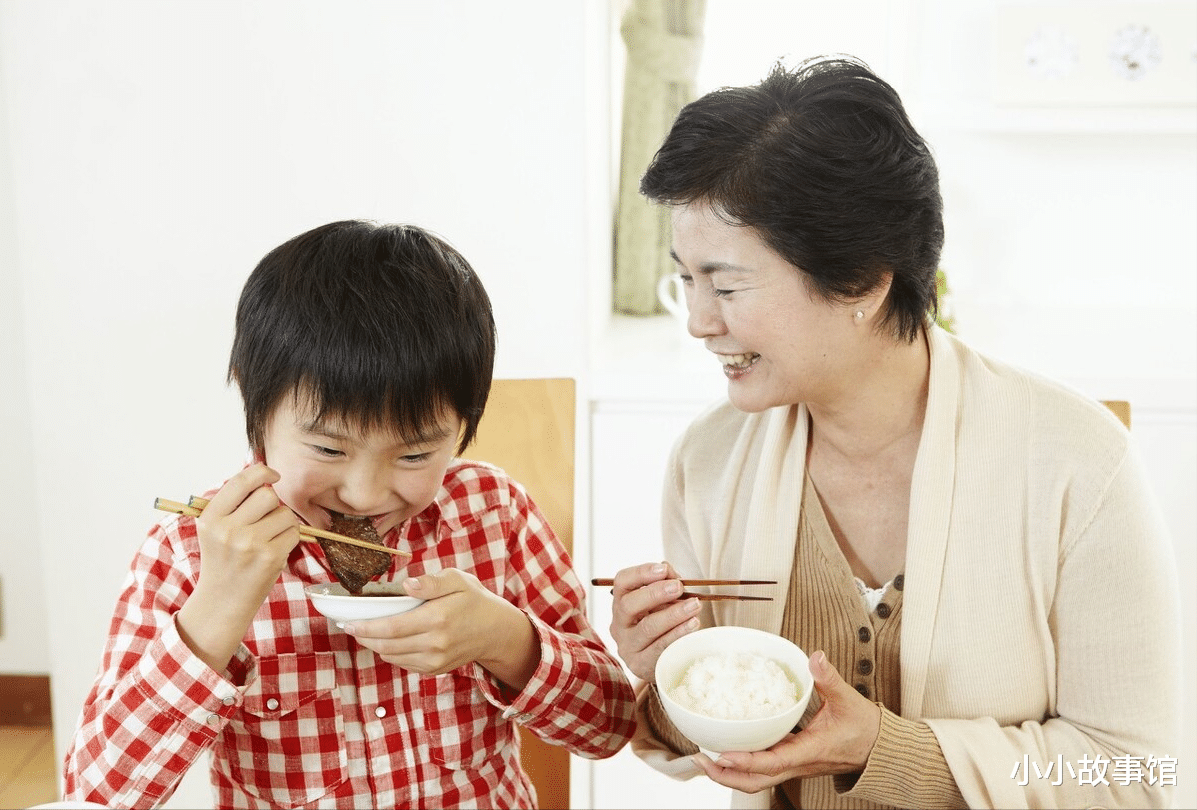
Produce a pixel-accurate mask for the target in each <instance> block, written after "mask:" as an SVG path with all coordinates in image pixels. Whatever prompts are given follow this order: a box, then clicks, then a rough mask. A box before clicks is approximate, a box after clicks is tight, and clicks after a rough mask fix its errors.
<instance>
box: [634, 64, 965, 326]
mask: <svg viewBox="0 0 1197 810" xmlns="http://www.w3.org/2000/svg"><path fill="white" fill-rule="evenodd" d="M640 190H641V192H642V193H643V194H645V195H646V196H647V197H648V198H649V199H651V200H653V201H655V202H660V203H666V204H669V205H684V204H688V203H692V202H695V201H704V202H707V203H709V204H711V206H712V207H713V208H714V209H715V210H716V211H719V212H721V214H722V215H724V216H725V217H726V218H727V219H728V221H729V222H732V223H733V224H739V225H746V226H750V227H752V228H753V229H755V230H756V231H757V233H758V234H759V235H760V237H761V238H762V240H764V242H765V243H766V244H768V245H769V247H770V248H772V249H773V250H774V251H776V252H777V253H778V254H780V255H781V256H782V257H783V258H785V259H786V260H787V261H788V262H790V263H791V264H793V265H794V266H796V267H798V268H800V269H801V270H802V271H803V272H804V273H805V274H806V276H807V278H808V280H809V281H810V282H811V285H812V287H813V289H814V290H815V292H816V293H817V294H818V295H820V296H821V297H822V298H823V299H824V300H826V301H839V302H852V301H854V300H857V299H859V298H860V297H862V296H864V295H865V294H867V293H868V292H870V291H872V290H874V289H876V288H877V286H878V285H879V284H880V283H882V282H883V280H884V278H885V275H886V274H887V273H892V274H893V281H892V284H891V287H890V291H889V296H888V299H887V302H886V308H885V313H884V317H883V319H882V323H886V324H889V326H890V328H891V329H892V330H893V331H894V333H895V335H897V336H898V337H899V338H900V339H903V340H906V341H912V340H914V338H915V337H916V336H917V335H918V334H919V329H920V328H921V327H922V326H923V325H924V324H925V323H926V321H927V314H928V312H932V311H934V310H935V308H936V307H937V301H936V290H935V275H936V271H937V269H938V265H939V254H940V250H941V249H942V247H943V237H944V230H943V200H942V198H941V196H940V191H939V172H938V170H937V169H936V166H935V159H934V158H933V157H932V155H931V151H930V149H929V147H928V146H927V144H926V142H925V141H924V140H923V139H922V137H921V136H920V135H919V134H918V133H917V132H916V131H915V129H914V127H913V126H912V125H911V123H910V120H909V119H908V118H907V116H906V111H905V110H904V109H903V107H902V102H901V99H899V98H898V94H897V92H895V91H894V89H893V88H892V87H891V86H890V85H889V84H887V83H886V82H884V81H882V80H881V79H880V78H878V77H877V76H876V75H874V74H873V73H872V71H870V70H869V68H868V66H866V65H865V64H864V63H863V62H860V61H858V60H856V59H853V58H851V57H837V58H828V57H817V58H815V59H809V60H807V61H805V62H803V63H801V64H800V65H799V66H798V67H796V68H795V69H793V70H786V69H785V68H784V67H782V66H781V65H780V64H778V65H775V66H774V68H773V70H772V71H771V72H770V73H769V75H768V76H767V77H766V78H765V79H764V80H763V81H761V82H760V83H759V84H757V85H754V86H750V87H729V88H723V89H721V90H716V91H714V92H712V93H708V94H707V95H705V96H703V97H702V98H699V99H697V100H696V101H693V102H691V103H690V104H688V105H686V106H685V107H684V108H683V109H682V111H681V113H680V114H679V115H678V117H677V120H676V121H675V122H674V124H673V127H672V129H671V131H670V132H669V135H668V136H667V138H666V140H665V143H664V144H663V145H662V146H661V148H660V150H659V151H658V152H657V154H656V157H654V158H653V161H652V163H651V165H650V166H649V167H648V171H647V172H646V173H645V175H644V177H643V178H642V179H641V183H640Z"/></svg>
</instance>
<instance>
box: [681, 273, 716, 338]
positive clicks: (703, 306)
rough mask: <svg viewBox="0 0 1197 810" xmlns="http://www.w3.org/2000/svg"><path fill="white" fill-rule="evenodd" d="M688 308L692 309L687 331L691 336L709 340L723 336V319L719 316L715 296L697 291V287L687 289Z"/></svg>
mask: <svg viewBox="0 0 1197 810" xmlns="http://www.w3.org/2000/svg"><path fill="white" fill-rule="evenodd" d="M686 306H687V307H689V309H690V317H689V318H688V319H687V320H686V329H687V330H688V331H689V332H690V335H691V336H693V337H696V338H707V337H712V336H714V335H719V334H722V332H723V330H724V325H723V318H722V317H721V316H720V315H719V306H718V304H717V303H716V302H715V298H714V296H712V295H709V294H707V293H706V291H704V290H699V289H697V285H693V286H690V287H687V288H686Z"/></svg>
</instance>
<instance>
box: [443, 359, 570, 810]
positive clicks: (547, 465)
mask: <svg viewBox="0 0 1197 810" xmlns="http://www.w3.org/2000/svg"><path fill="white" fill-rule="evenodd" d="M575 397H576V395H575V386H574V381H573V380H572V379H568V378H551V379H524V380H495V381H494V382H493V384H492V385H491V390H490V399H489V400H488V401H487V404H486V412H485V413H484V414H483V416H482V421H481V422H480V423H479V425H478V434H477V437H476V438H475V439H474V443H473V444H471V445H470V446H469V447H468V448H466V452H465V454H464V455H465V457H466V458H472V459H476V460H478V461H486V462H489V463H491V464H494V465H495V466H498V467H502V468H503V469H504V470H506V471H507V473H508V474H509V475H511V477H512V478H514V479H515V480H517V481H519V482H520V483H521V484H523V485H524V487H525V488H526V489H527V490H528V493H529V494H530V495H531V496H532V500H533V501H535V502H536V505H537V506H538V507H540V511H541V512H543V513H544V516H545V519H546V520H548V522H549V525H550V526H552V527H553V531H554V532H555V533H556V535H557V537H558V538H559V539H560V540H561V543H562V545H564V546H565V550H566V551H568V552H569V553H570V554H571V555H572V554H573V539H574V422H575V410H574V408H575ZM520 744H521V755H520V756H521V761H522V762H523V766H524V770H525V771H527V772H528V775H529V776H530V777H531V779H532V783H533V784H534V785H535V786H536V792H537V796H538V801H539V805H540V807H541V808H542V810H566V808H568V807H569V764H570V763H569V752H568V751H566V750H565V749H564V748H559V747H557V746H554V745H549V744H547V743H545V742H543V741H541V740H540V739H539V738H538V737H536V736H534V735H532V734H527V733H524V732H522V731H521V733H520Z"/></svg>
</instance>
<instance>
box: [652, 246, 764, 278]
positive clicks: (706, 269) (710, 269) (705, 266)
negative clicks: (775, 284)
mask: <svg viewBox="0 0 1197 810" xmlns="http://www.w3.org/2000/svg"><path fill="white" fill-rule="evenodd" d="M669 255H670V257H672V258H673V261H674V262H675V263H676V264H679V265H681V266H682V267H685V265H684V264H682V260H681V259H679V258H678V255H677V252H676V251H674V250H673V249H672V248H670V249H669ZM697 269H698V272H699V273H702V274H703V275H704V276H709V275H710V274H711V273H717V272H719V271H720V270H736V271H740V272H744V271H746V270H747V269H748V268H746V267H741V266H740V265H738V264H732V263H731V262H714V261H711V262H703V263H702V264H700V265H699V266H698V268H697Z"/></svg>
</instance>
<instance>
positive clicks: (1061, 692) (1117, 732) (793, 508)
mask: <svg viewBox="0 0 1197 810" xmlns="http://www.w3.org/2000/svg"><path fill="white" fill-rule="evenodd" d="M928 343H929V346H930V352H931V373H930V382H929V394H928V402H927V414H926V418H925V421H924V425H923V434H922V438H921V441H920V444H919V450H918V458H917V460H916V462H915V468H914V477H913V481H912V484H911V493H910V520H909V536H908V543H907V551H906V569H905V579H906V588H905V593H904V607H903V610H904V618H903V624H902V641H901V681H902V712H901V713H902V715H903V716H904V717H909V718H913V719H922V720H924V721H925V722H927V723H928V724H929V725H930V726H931V728H932V730H933V731H934V732H935V735H936V737H937V739H938V740H939V743H940V745H941V747H942V748H943V752H944V756H945V758H946V759H947V762H948V765H949V767H950V768H951V770H952V775H953V776H954V777H955V779H956V781H957V784H958V785H959V787H960V791H961V793H962V795H963V796H964V798H965V800H966V801H967V802H968V803H969V805H970V806H975V807H983V806H985V807H1057V806H1060V807H1084V806H1094V805H1097V806H1104V807H1119V806H1127V807H1147V806H1167V805H1168V802H1169V801H1170V793H1171V790H1170V788H1166V787H1163V788H1162V787H1160V786H1159V785H1158V784H1157V785H1156V786H1154V787H1153V786H1149V785H1148V784H1147V780H1146V778H1144V780H1143V781H1142V782H1138V783H1136V782H1133V781H1132V782H1131V783H1130V784H1129V785H1127V786H1123V785H1122V784H1121V783H1120V782H1119V781H1116V780H1115V779H1114V778H1112V777H1113V776H1114V775H1115V769H1114V767H1113V766H1112V765H1111V766H1110V767H1109V768H1108V770H1107V771H1106V772H1105V779H1106V781H1108V782H1109V783H1110V784H1109V785H1104V784H1100V780H1099V779H1096V778H1085V779H1081V778H1071V777H1070V776H1068V771H1067V768H1068V766H1069V765H1071V766H1072V767H1073V768H1074V770H1075V771H1076V772H1077V773H1078V775H1080V776H1085V777H1094V776H1095V774H1096V771H1095V770H1093V769H1091V767H1090V766H1087V765H1086V764H1085V763H1086V762H1088V763H1092V762H1093V761H1094V759H1095V758H1096V757H1098V755H1100V756H1101V757H1103V758H1104V760H1105V761H1106V762H1107V763H1109V762H1110V761H1111V760H1112V759H1113V758H1115V757H1119V756H1122V757H1127V756H1129V757H1140V758H1141V759H1140V760H1139V761H1140V762H1141V763H1143V764H1144V766H1145V765H1146V762H1147V757H1149V756H1151V757H1155V758H1157V759H1158V758H1163V757H1175V756H1176V754H1177V748H1176V746H1177V744H1178V741H1179V728H1178V722H1177V714H1178V708H1179V705H1180V677H1179V670H1180V623H1179V599H1178V588H1177V583H1176V578H1175V575H1174V573H1173V556H1172V548H1171V544H1170V542H1169V538H1168V533H1167V529H1166V528H1165V525H1164V522H1163V519H1162V515H1161V514H1160V512H1159V509H1158V506H1157V505H1156V503H1155V501H1154V498H1153V497H1152V495H1151V493H1150V492H1149V489H1148V486H1147V482H1146V479H1145V476H1144V473H1143V470H1142V467H1141V464H1140V462H1139V460H1138V457H1137V454H1136V452H1135V449H1134V446H1133V444H1132V443H1131V442H1130V439H1129V434H1128V433H1127V432H1126V431H1125V429H1124V428H1123V427H1122V425H1121V424H1120V423H1119V422H1118V421H1117V420H1116V419H1115V418H1114V417H1113V416H1112V415H1111V414H1110V413H1109V412H1108V411H1107V410H1106V409H1105V408H1104V407H1103V406H1101V405H1100V404H1098V403H1095V402H1093V401H1091V400H1088V399H1086V398H1084V397H1082V396H1080V395H1078V394H1076V393H1074V392H1072V391H1070V390H1069V389H1067V388H1065V387H1063V386H1061V385H1058V384H1056V383H1053V382H1050V381H1047V380H1044V379H1042V378H1039V377H1036V376H1034V375H1032V374H1029V373H1027V372H1025V371H1021V370H1018V369H1015V368H1012V367H1009V366H1006V365H1003V364H1001V363H998V362H995V361H993V360H991V359H989V358H986V357H984V356H982V355H980V354H979V353H977V352H975V351H973V350H972V349H970V348H968V347H967V346H965V345H964V344H963V343H961V342H959V341H958V340H957V339H956V338H955V337H953V336H951V335H949V334H948V333H946V332H944V331H943V330H941V329H939V328H938V327H931V328H930V329H929V330H928ZM806 425H807V416H806V409H805V407H803V406H801V405H796V406H791V407H780V408H774V409H771V410H769V411H766V412H763V413H759V414H745V413H742V412H739V411H737V410H735V409H734V408H732V407H731V406H730V405H728V404H726V403H724V404H721V405H719V406H716V407H715V408H713V409H712V410H710V411H708V412H707V413H706V414H704V415H702V416H700V417H699V418H698V419H697V420H695V422H694V423H693V424H692V425H691V426H690V427H689V428H688V429H687V431H686V432H685V433H684V434H683V436H682V437H681V438H680V440H679V441H678V443H677V445H676V447H675V449H674V453H673V458H672V462H671V465H670V467H669V470H670V473H669V474H668V476H667V477H668V480H667V481H666V485H665V498H664V510H663V529H664V547H665V548H664V550H665V558H666V559H668V560H669V561H670V562H671V563H673V565H674V566H675V567H676V568H677V569H678V570H679V571H680V572H681V573H682V575H684V576H685V575H688V576H697V575H702V576H713V577H726V578H741V577H748V576H751V577H752V578H764V579H776V580H777V581H778V582H788V581H789V577H790V571H791V565H792V563H793V554H794V548H795V542H796V537H797V526H798V507H799V503H800V501H801V494H802V484H803V472H804V464H803V460H804V459H805V455H806V453H805V448H806ZM784 606H785V600H775V601H772V602H719V603H706V606H705V608H704V610H705V613H704V620H705V622H706V623H707V624H738V625H745V626H749V627H758V628H761V629H765V630H768V631H770V632H774V633H776V632H779V631H780V628H781V616H782V611H783V609H784ZM641 726H642V728H641V731H640V732H639V734H640V736H638V738H637V739H636V740H634V741H633V748H634V750H635V751H636V753H637V754H638V755H639V756H640V757H641V758H643V759H644V760H646V761H647V762H648V763H649V764H651V765H653V766H654V767H656V768H658V769H659V770H662V771H664V772H666V773H669V774H671V775H673V776H676V777H678V778H688V777H689V776H693V775H696V774H697V773H700V771H698V769H697V768H696V767H695V766H694V765H693V764H692V763H691V762H690V761H689V760H688V759H687V758H679V757H677V756H676V755H675V754H673V753H672V752H671V751H669V750H668V748H667V747H665V746H664V745H662V744H661V743H660V741H657V740H654V739H652V738H651V736H650V732H649V730H648V729H647V724H641ZM1024 757H1026V759H1024ZM1086 757H1087V759H1084V758H1086ZM1059 762H1062V763H1063V767H1064V768H1065V769H1066V770H1065V771H1064V774H1065V776H1064V777H1063V779H1062V780H1060V781H1062V784H1060V785H1058V786H1057V785H1053V784H1052V783H1053V782H1055V781H1057V778H1056V773H1057V769H1058V767H1059V764H1058V763H1059ZM1024 763H1027V768H1029V778H1026V777H1027V776H1028V773H1027V770H1026V769H1024V768H1023V764H1024ZM1049 763H1051V764H1052V766H1053V770H1052V771H1051V773H1050V775H1049V776H1048V777H1047V778H1037V776H1036V772H1035V770H1034V766H1035V765H1038V766H1039V767H1040V769H1044V768H1046V767H1047V766H1048V764H1049ZM1187 764H1188V763H1185V765H1187ZM1016 768H1017V769H1019V770H1016ZM1178 770H1182V771H1183V770H1185V768H1184V766H1180V767H1178ZM1181 778H1183V777H1181ZM1024 781H1025V782H1026V783H1027V784H1025V785H1020V784H1019V782H1024ZM1081 781H1085V782H1086V784H1083V785H1082V784H1080V782H1081ZM1090 781H1098V782H1099V784H1098V785H1096V786H1094V785H1090V784H1088V782H1090ZM767 802H768V796H767V791H766V792H762V793H760V794H756V795H755V796H746V795H744V794H735V795H734V798H733V806H743V807H753V806H757V807H767V806H768V803H767Z"/></svg>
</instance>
